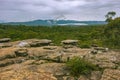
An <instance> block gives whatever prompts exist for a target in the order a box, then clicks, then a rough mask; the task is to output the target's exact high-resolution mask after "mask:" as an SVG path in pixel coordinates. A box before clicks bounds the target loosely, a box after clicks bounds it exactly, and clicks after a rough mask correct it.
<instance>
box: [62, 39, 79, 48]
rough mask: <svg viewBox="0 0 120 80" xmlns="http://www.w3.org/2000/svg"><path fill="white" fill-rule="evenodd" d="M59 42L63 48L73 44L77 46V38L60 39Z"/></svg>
mask: <svg viewBox="0 0 120 80" xmlns="http://www.w3.org/2000/svg"><path fill="white" fill-rule="evenodd" d="M61 44H63V47H64V48H72V47H74V46H77V44H78V40H63V41H61Z"/></svg>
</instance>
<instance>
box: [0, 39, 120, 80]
mask: <svg viewBox="0 0 120 80" xmlns="http://www.w3.org/2000/svg"><path fill="white" fill-rule="evenodd" d="M10 40H11V39H9V38H4V39H0V80H75V79H74V77H72V76H71V75H70V73H69V71H68V70H67V67H66V65H65V62H67V61H68V60H69V59H71V58H73V57H75V56H77V57H80V58H83V59H86V60H88V61H91V62H92V63H93V64H95V65H97V66H98V67H99V68H101V69H102V70H101V71H92V72H91V74H89V76H85V75H81V76H80V77H79V79H78V80H120V52H119V51H112V50H108V48H102V47H97V46H94V47H92V48H90V49H81V48H79V47H76V46H77V42H78V40H65V41H62V44H63V45H62V46H54V44H53V43H52V41H51V40H47V39H42V40H40V39H28V40H23V41H15V42H10Z"/></svg>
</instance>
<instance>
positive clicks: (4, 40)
mask: <svg viewBox="0 0 120 80" xmlns="http://www.w3.org/2000/svg"><path fill="white" fill-rule="evenodd" d="M10 40H11V38H3V39H0V43H4V42H9V41H10Z"/></svg>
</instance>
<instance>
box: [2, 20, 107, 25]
mask: <svg viewBox="0 0 120 80" xmlns="http://www.w3.org/2000/svg"><path fill="white" fill-rule="evenodd" d="M3 24H10V25H29V26H39V25H41V26H52V25H102V24H106V22H105V21H77V20H33V21H27V22H8V23H3Z"/></svg>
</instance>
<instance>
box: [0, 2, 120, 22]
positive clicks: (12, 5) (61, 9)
mask: <svg viewBox="0 0 120 80" xmlns="http://www.w3.org/2000/svg"><path fill="white" fill-rule="evenodd" d="M108 11H115V12H116V13H117V16H120V0H0V20H4V21H31V20H36V19H56V18H59V19H72V20H80V21H83V20H105V17H104V15H105V14H106V13H107V12H108ZM63 16H64V17H63Z"/></svg>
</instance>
